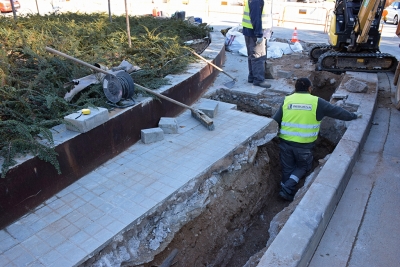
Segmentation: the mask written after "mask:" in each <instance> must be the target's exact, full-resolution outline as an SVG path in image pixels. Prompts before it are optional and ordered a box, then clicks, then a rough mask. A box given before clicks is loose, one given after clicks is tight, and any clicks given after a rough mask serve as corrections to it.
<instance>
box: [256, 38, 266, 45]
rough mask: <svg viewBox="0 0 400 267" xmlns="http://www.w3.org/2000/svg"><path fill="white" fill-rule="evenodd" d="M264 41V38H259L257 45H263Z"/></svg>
mask: <svg viewBox="0 0 400 267" xmlns="http://www.w3.org/2000/svg"><path fill="white" fill-rule="evenodd" d="M263 41H264V37H260V38H257V42H256V44H258V45H259V44H261V43H262V42H263Z"/></svg>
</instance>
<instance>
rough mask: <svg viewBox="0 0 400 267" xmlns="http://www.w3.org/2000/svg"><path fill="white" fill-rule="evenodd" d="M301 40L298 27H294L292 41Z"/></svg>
mask: <svg viewBox="0 0 400 267" xmlns="http://www.w3.org/2000/svg"><path fill="white" fill-rule="evenodd" d="M298 41H299V39H297V27H295V28H294V31H293V35H292V40H291V42H292V43H295V42H298Z"/></svg>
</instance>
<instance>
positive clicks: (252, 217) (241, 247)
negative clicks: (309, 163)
mask: <svg viewBox="0 0 400 267" xmlns="http://www.w3.org/2000/svg"><path fill="white" fill-rule="evenodd" d="M310 77H311V79H312V81H313V84H314V86H315V85H317V86H315V89H314V91H313V94H314V95H317V96H319V97H322V98H324V99H325V100H328V101H329V99H330V97H331V95H332V94H333V93H334V91H335V89H336V86H337V85H336V84H332V85H331V86H330V87H329V86H326V84H325V83H322V85H321V86H318V84H321V82H319V81H318V80H317V79H323V78H321V75H315V74H312V75H311V76H310ZM339 83H340V81H339ZM228 94H229V92H224V95H223V97H222V99H221V93H219V94H216V95H213V96H211V97H210V98H211V99H215V100H219V101H222V100H223V101H225V102H227V100H228V99H230V100H231V102H230V103H234V104H237V106H238V109H240V110H241V111H244V112H252V113H255V114H258V115H263V116H266V115H265V112H264V111H265V110H267V111H268V112H273V111H274V108H275V110H276V107H273V106H271V107H270V108H268V109H265V110H264V111H263V112H262V114H259V113H258V112H257V109H255V108H254V104H253V105H248V103H260V101H261V102H263V101H264V102H265V101H266V100H265V99H262V97H261V99H260V98H258V99H250V100H249V99H248V96H245V97H243V98H242V99H245V101H242V102H241V101H240V99H241V97H240V96H237V95H236V97H232V96H229V95H228ZM282 100H283V97H282ZM268 112H266V113H268ZM328 124H329V123H328ZM325 129H329V130H327V131H329V132H330V133H329V135H326V136H328V137H325V136H324V135H322V134H320V136H319V138H318V139H317V142H316V146H315V148H314V150H313V153H314V161H313V167H312V170H311V171H310V173H308V174H306V178H305V179H301V180H300V182H299V184H298V195H300V197H296V198H295V200H294V201H293V202H288V201H285V200H282V199H281V198H279V196H278V192H279V190H280V172H281V169H280V163H279V147H278V144H279V139H278V138H274V139H273V140H272V141H271V142H269V143H267V144H265V145H263V146H260V147H258V151H257V154H256V157H255V160H254V161H253V162H252V163H251V164H246V165H245V166H242V168H241V169H240V170H237V171H232V172H224V173H221V174H220V180H221V181H223V182H222V183H221V185H220V186H219V187H218V188H217V189H215V190H216V192H213V193H214V196H215V197H214V198H213V199H212V200H210V202H209V204H208V205H207V207H206V209H205V212H203V213H202V214H200V215H199V216H197V217H196V218H195V219H193V220H191V221H190V222H188V223H187V224H186V225H185V226H184V227H182V228H181V229H180V230H179V231H178V232H177V233H176V234H175V236H174V238H173V239H172V241H171V242H170V243H169V244H168V246H167V247H166V248H165V249H164V250H163V251H162V252H161V253H159V254H157V255H156V256H155V257H154V259H153V260H152V261H151V262H148V263H144V264H141V265H134V266H133V265H126V266H131V267H155V266H163V267H166V266H193V267H200V266H229V267H242V266H245V267H255V266H257V264H258V262H259V260H260V258H261V257H262V255H263V254H264V252H265V251H266V249H267V248H268V246H269V244H270V243H271V242H272V240H273V238H274V237H275V236H276V235H277V233H278V232H279V230H280V229H281V228H282V227H283V225H284V223H285V222H286V220H287V219H288V218H289V216H290V214H291V213H292V212H293V210H294V209H295V206H296V205H297V203H298V202H299V201H300V199H301V196H302V195H304V193H305V191H306V190H307V188H308V187H307V186H306V184H307V183H308V184H310V181H312V178H313V174H315V172H317V171H318V169H319V168H318V166H320V164H323V163H321V162H323V160H324V159H325V158H326V156H327V155H329V154H330V153H332V151H333V150H334V149H335V146H336V144H337V143H338V142H339V140H340V138H341V136H342V135H343V133H344V131H345V130H343V129H338V130H337V131H336V132H335V133H334V134H333V135H334V137H333V138H332V127H331V126H325ZM335 129H337V128H335ZM322 131H323V127H322V124H321V132H322ZM176 252H177V253H176ZM175 253H176V254H175Z"/></svg>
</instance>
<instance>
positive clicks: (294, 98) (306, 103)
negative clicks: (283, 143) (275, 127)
mask: <svg viewBox="0 0 400 267" xmlns="http://www.w3.org/2000/svg"><path fill="white" fill-rule="evenodd" d="M317 106H318V97H316V96H313V95H310V94H307V93H303V94H302V93H294V94H292V95H290V96H287V97H286V98H285V101H284V102H283V106H282V111H283V116H282V122H281V129H280V131H279V137H280V138H282V139H284V140H287V141H292V142H296V143H312V142H314V141H315V140H317V137H318V132H319V126H320V122H319V121H317V119H316V113H317Z"/></svg>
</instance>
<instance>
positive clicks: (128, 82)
mask: <svg viewBox="0 0 400 267" xmlns="http://www.w3.org/2000/svg"><path fill="white" fill-rule="evenodd" d="M116 76H117V78H118V80H119V81H120V83H121V87H122V98H124V99H130V98H132V96H133V94H134V93H135V83H134V81H133V79H132V77H131V75H129V74H128V73H126V72H125V71H120V72H118V73H117V75H116Z"/></svg>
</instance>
